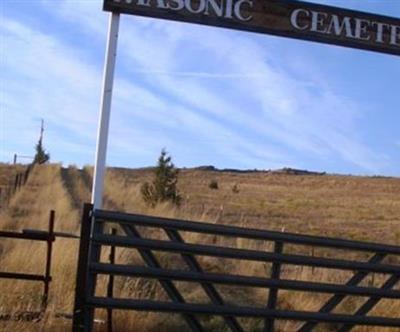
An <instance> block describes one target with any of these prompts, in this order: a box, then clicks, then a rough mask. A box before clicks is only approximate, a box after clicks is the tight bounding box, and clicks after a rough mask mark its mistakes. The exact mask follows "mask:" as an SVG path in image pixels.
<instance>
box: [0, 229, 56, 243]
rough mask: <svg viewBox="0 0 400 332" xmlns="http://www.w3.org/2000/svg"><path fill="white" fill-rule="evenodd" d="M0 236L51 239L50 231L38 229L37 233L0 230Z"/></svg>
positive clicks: (33, 239)
mask: <svg viewBox="0 0 400 332" xmlns="http://www.w3.org/2000/svg"><path fill="white" fill-rule="evenodd" d="M0 237H4V238H8V239H21V240H32V241H43V242H46V241H48V239H49V233H48V232H45V231H37V232H35V233H26V232H22V233H18V232H8V231H0Z"/></svg>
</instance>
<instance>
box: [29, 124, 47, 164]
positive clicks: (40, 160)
mask: <svg viewBox="0 0 400 332" xmlns="http://www.w3.org/2000/svg"><path fill="white" fill-rule="evenodd" d="M43 131H44V126H43V120H42V126H41V128H40V137H39V141H38V142H37V143H36V146H35V150H36V153H35V157H34V159H33V163H34V164H44V163H46V162H48V161H49V160H50V154H49V153H46V151H45V150H44V148H43Z"/></svg>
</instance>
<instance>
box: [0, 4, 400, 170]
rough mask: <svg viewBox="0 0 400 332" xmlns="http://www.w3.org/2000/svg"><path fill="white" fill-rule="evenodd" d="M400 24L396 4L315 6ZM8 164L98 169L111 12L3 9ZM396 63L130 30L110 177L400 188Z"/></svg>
mask: <svg viewBox="0 0 400 332" xmlns="http://www.w3.org/2000/svg"><path fill="white" fill-rule="evenodd" d="M315 2H319V3H325V4H330V5H335V6H340V7H346V8H352V9H357V10H362V11H368V12H374V13H379V14H384V15H389V16H395V17H400V2H399V1H398V0H353V1H349V0H343V1H342V0H325V1H322V0H319V1H315ZM0 6H1V8H0V10H1V13H0V14H1V16H0V56H1V58H0V121H1V122H0V131H1V132H0V161H3V162H10V161H11V160H12V157H13V154H14V153H17V154H21V155H32V154H33V148H34V144H35V142H36V141H37V139H38V133H39V126H40V119H41V118H44V119H45V122H46V131H45V140H44V143H45V147H46V148H47V149H48V150H49V151H50V153H51V157H52V160H53V161H55V162H63V163H64V165H68V164H77V165H79V166H81V165H85V164H93V161H94V151H95V143H96V134H97V118H98V112H99V103H100V91H101V80H102V71H103V60H104V51H105V43H106V32H107V24H108V13H105V12H102V10H101V7H102V1H101V0H57V1H55V0H2V1H0ZM399 77H400V58H399V57H395V56H391V55H383V54H378V53H372V52H367V51H360V50H353V49H346V48H342V47H336V46H327V45H321V44H316V43H311V42H305V41H297V40H292V39H285V38H277V37H272V36H267V35H262V34H254V33H248V32H240V31H233V30H227V29H221V28H212V27H205V26H198V25H193V24H185V23H175V22H168V21H163V20H156V19H146V18H139V17H134V16H123V17H122V20H121V26H120V39H119V44H118V60H117V70H116V79H115V85H114V88H115V89H114V99H113V106H112V115H111V125H110V136H109V148H108V158H107V163H108V165H112V166H124V167H141V166H149V165H153V164H154V163H155V161H156V159H157V157H158V155H159V153H160V150H161V149H162V148H163V147H165V148H166V149H167V150H168V151H169V152H170V153H171V154H172V156H173V160H174V161H175V163H176V164H177V165H178V166H180V167H192V166H198V165H215V166H217V167H220V168H240V169H254V168H257V169H275V168H280V167H285V166H286V167H296V168H302V169H311V170H320V171H327V172H332V173H345V174H350V173H351V174H360V175H362V174H368V175H373V174H381V175H394V176H400V130H399V123H400V115H399V113H400V112H399V111H400V106H399V105H400V103H399V101H400V85H399Z"/></svg>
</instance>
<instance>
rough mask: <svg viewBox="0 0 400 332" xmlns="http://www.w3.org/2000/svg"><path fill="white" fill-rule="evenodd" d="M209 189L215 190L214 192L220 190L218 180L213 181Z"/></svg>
mask: <svg viewBox="0 0 400 332" xmlns="http://www.w3.org/2000/svg"><path fill="white" fill-rule="evenodd" d="M208 188H210V189H213V190H218V188H219V187H218V181H217V180H211V181H210V183H209V184H208Z"/></svg>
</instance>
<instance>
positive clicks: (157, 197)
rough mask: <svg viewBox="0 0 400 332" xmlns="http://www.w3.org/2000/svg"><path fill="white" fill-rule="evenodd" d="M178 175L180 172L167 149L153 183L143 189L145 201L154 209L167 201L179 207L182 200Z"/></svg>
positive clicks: (157, 168)
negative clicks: (178, 185) (178, 187)
mask: <svg viewBox="0 0 400 332" xmlns="http://www.w3.org/2000/svg"><path fill="white" fill-rule="evenodd" d="M178 173H179V170H178V169H177V168H175V165H174V164H173V163H172V161H171V157H170V156H168V155H167V152H166V151H165V149H162V150H161V155H160V157H159V158H158V163H157V166H156V168H155V169H154V179H153V181H152V182H151V183H147V182H146V183H144V184H143V185H142V187H141V190H140V191H141V193H142V197H143V200H144V201H145V202H146V203H147V204H148V205H150V206H152V207H155V206H156V205H157V204H158V203H161V202H165V201H170V202H171V203H173V204H175V205H177V206H179V205H180V203H181V199H182V198H181V196H180V195H179V193H178V189H177V183H178Z"/></svg>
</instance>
